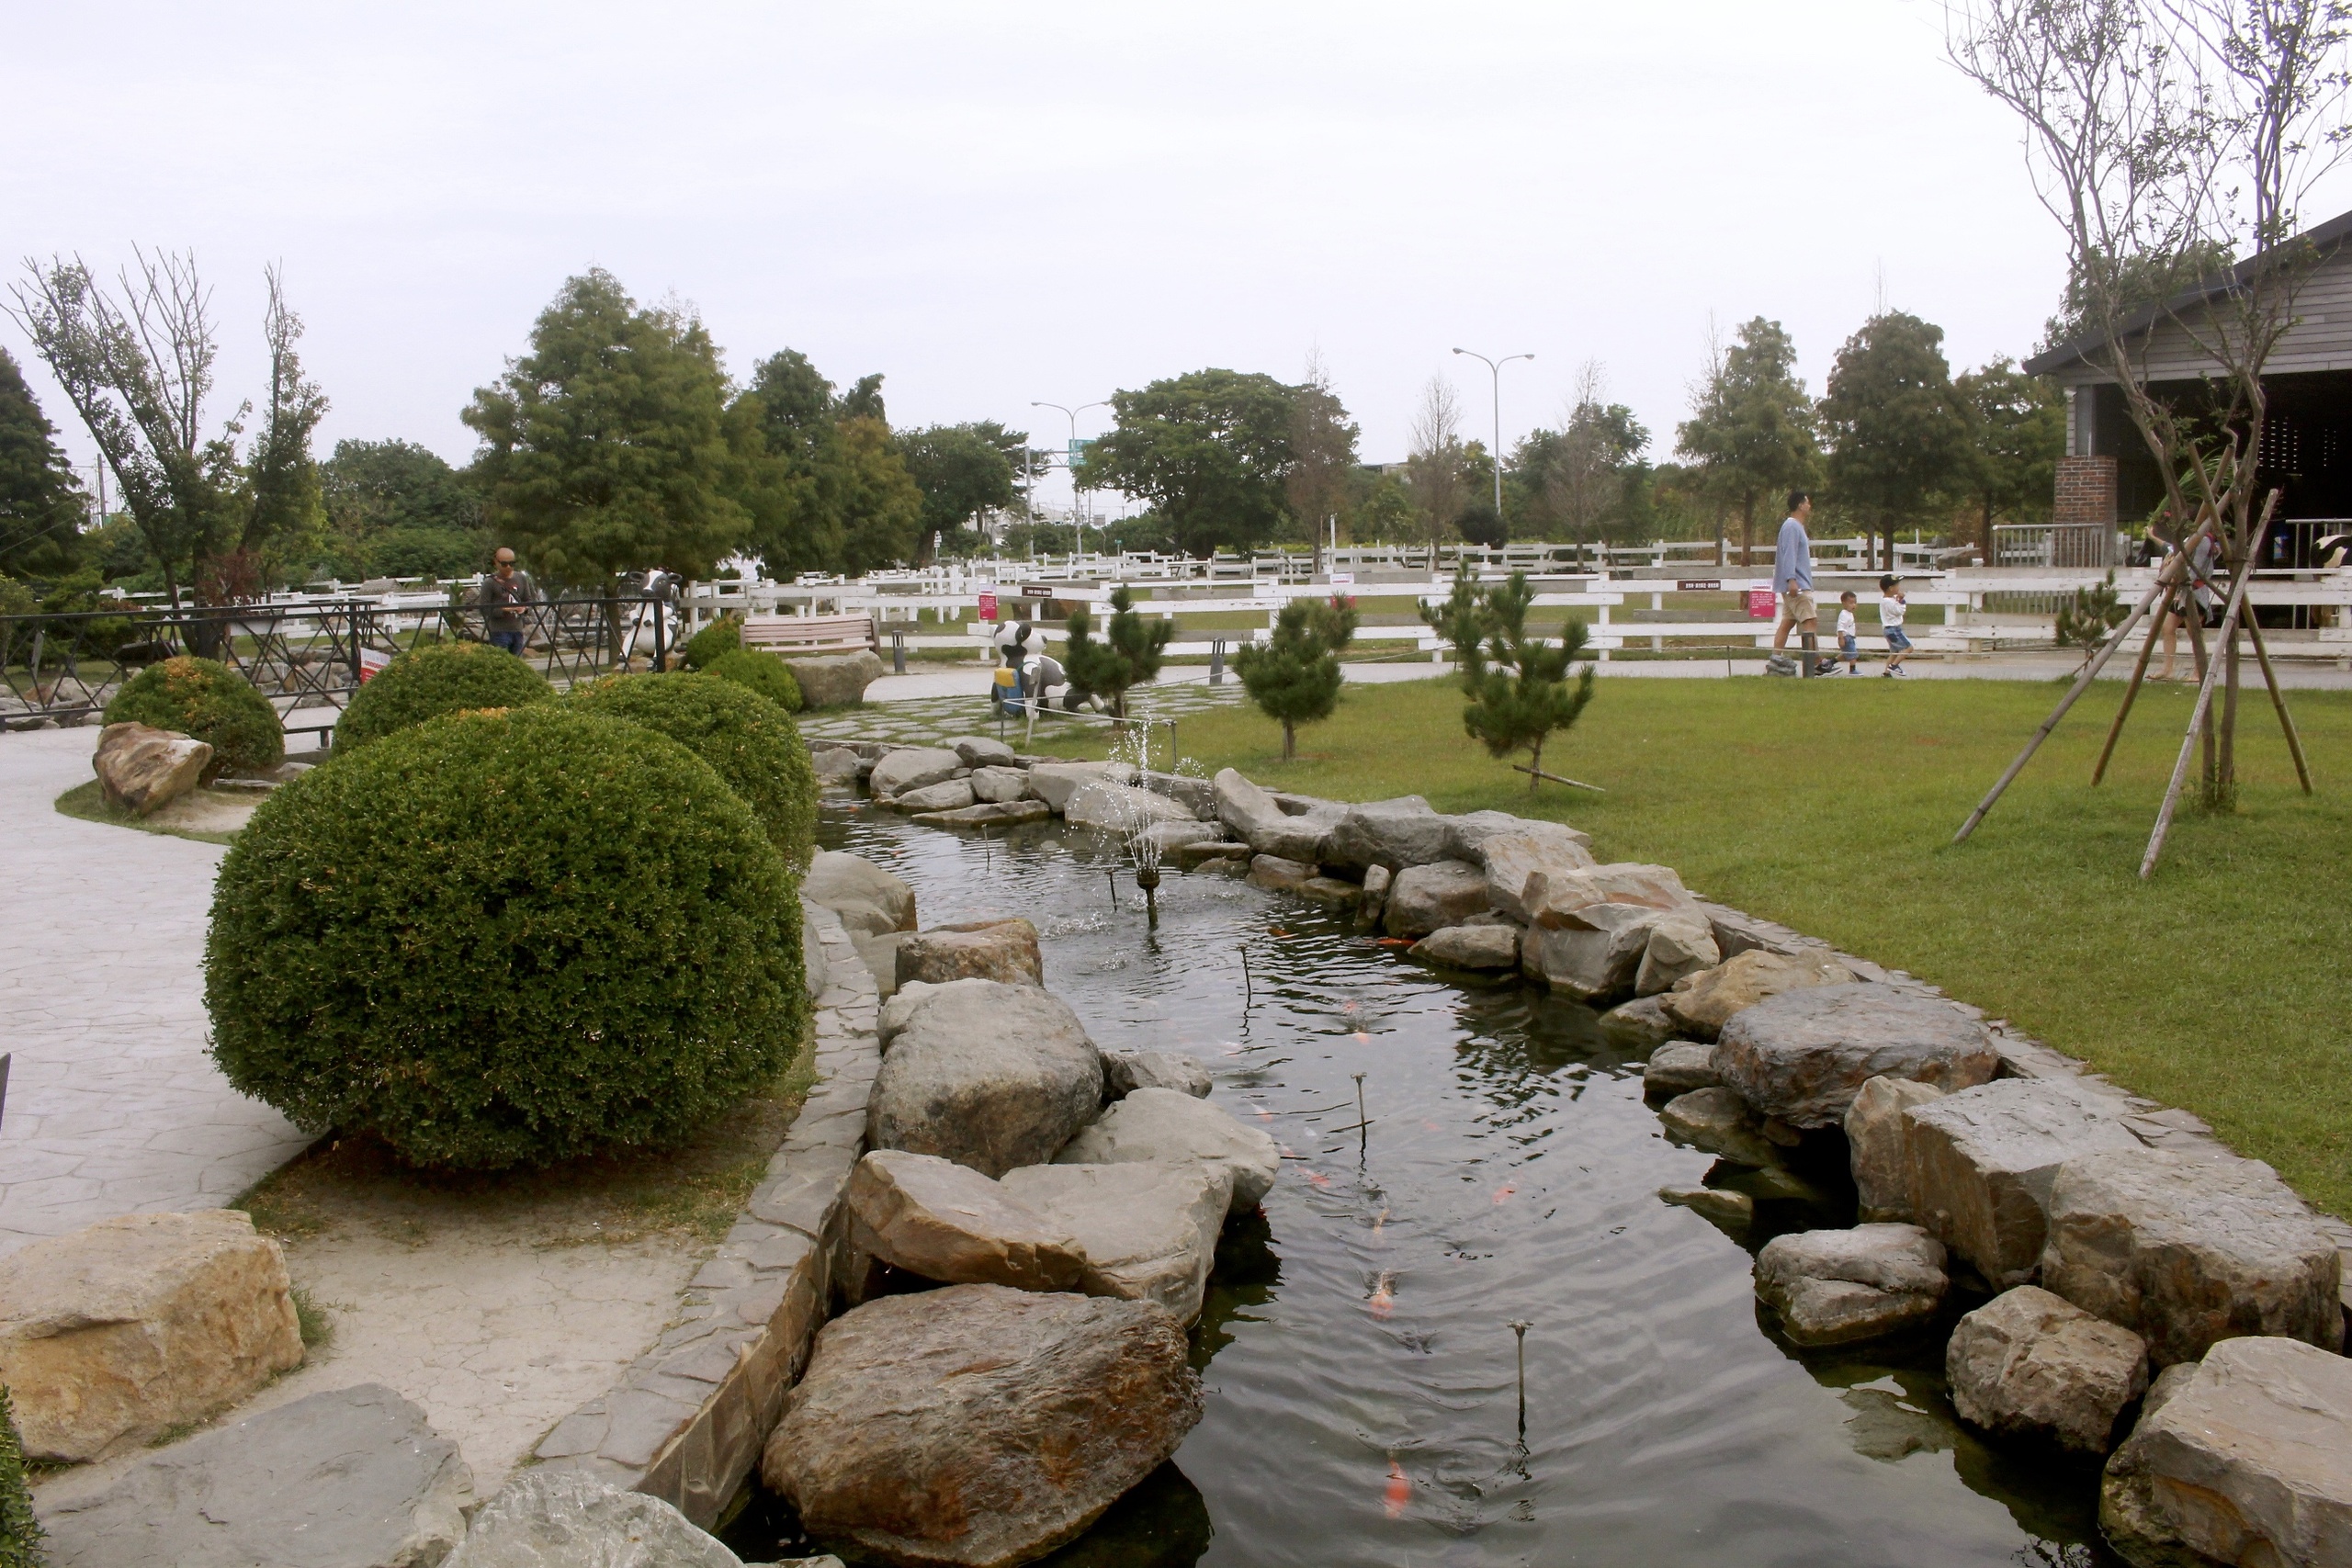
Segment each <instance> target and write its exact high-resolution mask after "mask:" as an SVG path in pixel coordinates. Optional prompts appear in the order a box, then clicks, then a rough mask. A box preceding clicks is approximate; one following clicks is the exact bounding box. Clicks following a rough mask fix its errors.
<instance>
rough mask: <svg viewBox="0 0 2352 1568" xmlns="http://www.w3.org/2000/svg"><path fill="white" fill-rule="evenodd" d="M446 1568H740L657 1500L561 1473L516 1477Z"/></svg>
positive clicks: (554, 1469) (545, 1470) (541, 1469)
mask: <svg viewBox="0 0 2352 1568" xmlns="http://www.w3.org/2000/svg"><path fill="white" fill-rule="evenodd" d="M447 1568H742V1559H741V1558H739V1557H737V1556H736V1555H735V1554H734V1553H733V1552H731V1551H728V1550H727V1548H725V1547H724V1546H721V1545H720V1544H719V1543H718V1540H715V1539H713V1538H712V1537H710V1536H707V1535H705V1534H704V1533H703V1532H702V1531H701V1530H699V1529H695V1527H694V1524H693V1522H692V1521H690V1520H689V1519H688V1518H687V1517H686V1516H685V1515H684V1514H682V1513H680V1512H678V1510H677V1509H675V1508H673V1507H672V1506H670V1505H669V1504H667V1503H664V1502H663V1501H662V1499H660V1498H659V1497H649V1496H647V1495H645V1494H644V1493H642V1492H624V1491H622V1490H621V1489H620V1488H619V1487H617V1486H615V1485H613V1484H611V1483H609V1482H604V1481H599V1480H597V1479H596V1478H595V1477H594V1476H592V1475H589V1474H586V1473H585V1472H581V1471H577V1470H571V1469H567V1468H565V1467H564V1466H561V1465H540V1466H537V1467H536V1468H534V1469H531V1470H525V1471H518V1472H515V1479H514V1480H512V1481H510V1482H508V1483H506V1484H505V1485H504V1486H502V1487H500V1488H499V1491H498V1495H496V1496H494V1497H492V1499H491V1500H490V1501H489V1502H487V1503H485V1504H483V1505H482V1506H481V1509H480V1511H479V1512H477V1513H476V1514H475V1515H474V1518H473V1528H472V1529H470V1530H469V1531H468V1532H467V1534H466V1540H465V1544H464V1545H462V1546H460V1547H458V1551H457V1555H456V1556H454V1557H452V1558H450V1559H449V1560H448V1562H447Z"/></svg>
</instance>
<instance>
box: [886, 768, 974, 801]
mask: <svg viewBox="0 0 2352 1568" xmlns="http://www.w3.org/2000/svg"><path fill="white" fill-rule="evenodd" d="M893 754H894V755H895V754H896V753H893ZM972 802H973V795H972V785H971V781H969V780H968V779H942V780H941V781H940V782H939V783H937V784H924V785H923V786H922V788H920V789H904V790H900V791H899V793H898V794H896V795H892V796H890V798H889V805H890V808H891V809H892V810H894V811H903V812H906V813H907V814H908V815H909V816H915V815H918V814H924V813H930V812H937V811H961V810H963V809H964V808H965V807H968V806H970V805H971V804H972Z"/></svg>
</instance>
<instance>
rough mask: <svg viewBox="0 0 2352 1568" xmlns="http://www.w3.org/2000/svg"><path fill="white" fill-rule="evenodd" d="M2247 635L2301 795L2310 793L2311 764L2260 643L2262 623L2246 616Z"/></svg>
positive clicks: (2285, 697) (2276, 678)
mask: <svg viewBox="0 0 2352 1568" xmlns="http://www.w3.org/2000/svg"><path fill="white" fill-rule="evenodd" d="M2245 629H2246V632H2247V635H2249V636H2250V637H2253V639H2254V657H2255V659H2256V661H2257V662H2259V663H2260V664H2261V666H2262V679H2263V681H2264V682H2266V683H2267V685H2268V686H2269V687H2270V705H2271V706H2272V707H2273V708H2275V709H2277V710H2278V728H2281V729H2283V730H2285V731H2286V732H2287V752H2288V754H2289V755H2290V756H2291V757H2293V758H2294V759H2295V777H2296V778H2297V779H2299V780H2301V782H2302V786H2303V793H2304V794H2305V795H2309V794H2311V792H2312V770H2311V764H2310V763H2308V762H2306V761H2303V738H2302V737H2301V735H2298V734H2297V733H2296V732H2295V720H2294V717H2293V716H2292V715H2290V714H2289V713H2288V711H2287V694H2286V693H2284V692H2282V691H2280V690H2279V689H2278V671H2276V670H2273V669H2272V668H2270V649H2268V648H2267V647H2265V646H2264V644H2263V641H2262V623H2261V622H2260V621H2257V620H2256V619H2255V618H2254V617H2253V616H2251V615H2248V616H2247V617H2246V622H2245Z"/></svg>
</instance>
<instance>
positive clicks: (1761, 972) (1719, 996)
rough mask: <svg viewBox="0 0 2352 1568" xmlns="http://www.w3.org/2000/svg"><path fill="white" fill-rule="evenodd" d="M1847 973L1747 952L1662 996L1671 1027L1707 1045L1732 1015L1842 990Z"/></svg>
mask: <svg viewBox="0 0 2352 1568" xmlns="http://www.w3.org/2000/svg"><path fill="white" fill-rule="evenodd" d="M1853 980H1854V974H1853V971H1851V970H1849V969H1848V968H1847V967H1846V966H1845V965H1844V964H1839V963H1838V962H1836V961H1835V960H1833V959H1828V958H1812V957H1806V958H1788V957H1783V956H1782V955H1781V954H1780V953H1768V952H1764V951H1762V950H1760V949H1751V950H1750V951H1748V952H1747V953H1735V954H1734V955H1732V956H1731V957H1730V958H1727V959H1725V960H1724V962H1723V963H1721V964H1717V965H1716V966H1715V967H1714V968H1713V969H1708V970H1704V971H1702V972H1701V973H1700V974H1697V975H1689V976H1684V977H1683V978H1681V979H1679V980H1677V981H1676V982H1675V983H1674V988H1673V989H1672V990H1671V991H1669V992H1668V993H1667V1001H1666V1008H1667V1010H1668V1012H1669V1013H1670V1014H1672V1015H1673V1018H1674V1022H1675V1027H1676V1028H1678V1029H1679V1030H1681V1031H1682V1032H1685V1033H1687V1034H1689V1035H1690V1036H1691V1038H1692V1039H1694V1040H1713V1038H1714V1037H1715V1036H1716V1035H1717V1034H1718V1033H1720V1032H1722V1030H1723V1026H1724V1024H1726V1023H1728V1022H1729V1021H1731V1016H1732V1014H1734V1013H1736V1012H1738V1011H1739V1010H1741V1009H1743V1008H1751V1007H1754V1006H1755V1005H1756V1004H1757V1003H1758V1002H1760V1001H1762V1000H1763V999H1764V998H1767V997H1777V996H1779V995H1780V994H1781V992H1783V991H1793V990H1797V989H1799V988H1801V987H1806V986H1846V985H1851V984H1852V983H1853Z"/></svg>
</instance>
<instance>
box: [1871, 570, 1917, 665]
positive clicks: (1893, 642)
mask: <svg viewBox="0 0 2352 1568" xmlns="http://www.w3.org/2000/svg"><path fill="white" fill-rule="evenodd" d="M1909 608H1910V604H1909V603H1908V602H1907V601H1906V600H1905V598H1904V596H1903V580H1902V579H1901V578H1899V577H1894V576H1891V575H1890V576H1887V577H1882V578H1880V579H1879V580H1878V625H1879V629H1880V630H1881V631H1883V632H1884V633H1886V668H1885V669H1884V670H1882V671H1879V673H1880V674H1882V675H1903V656H1904V655H1905V654H1906V653H1908V652H1910V651H1911V638H1910V637H1908V636H1906V635H1905V632H1904V630H1903V615H1904V612H1905V611H1906V610H1908V609H1909ZM1904 679H1905V680H1908V679H1910V677H1909V676H1907V675H1905V676H1904Z"/></svg>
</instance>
